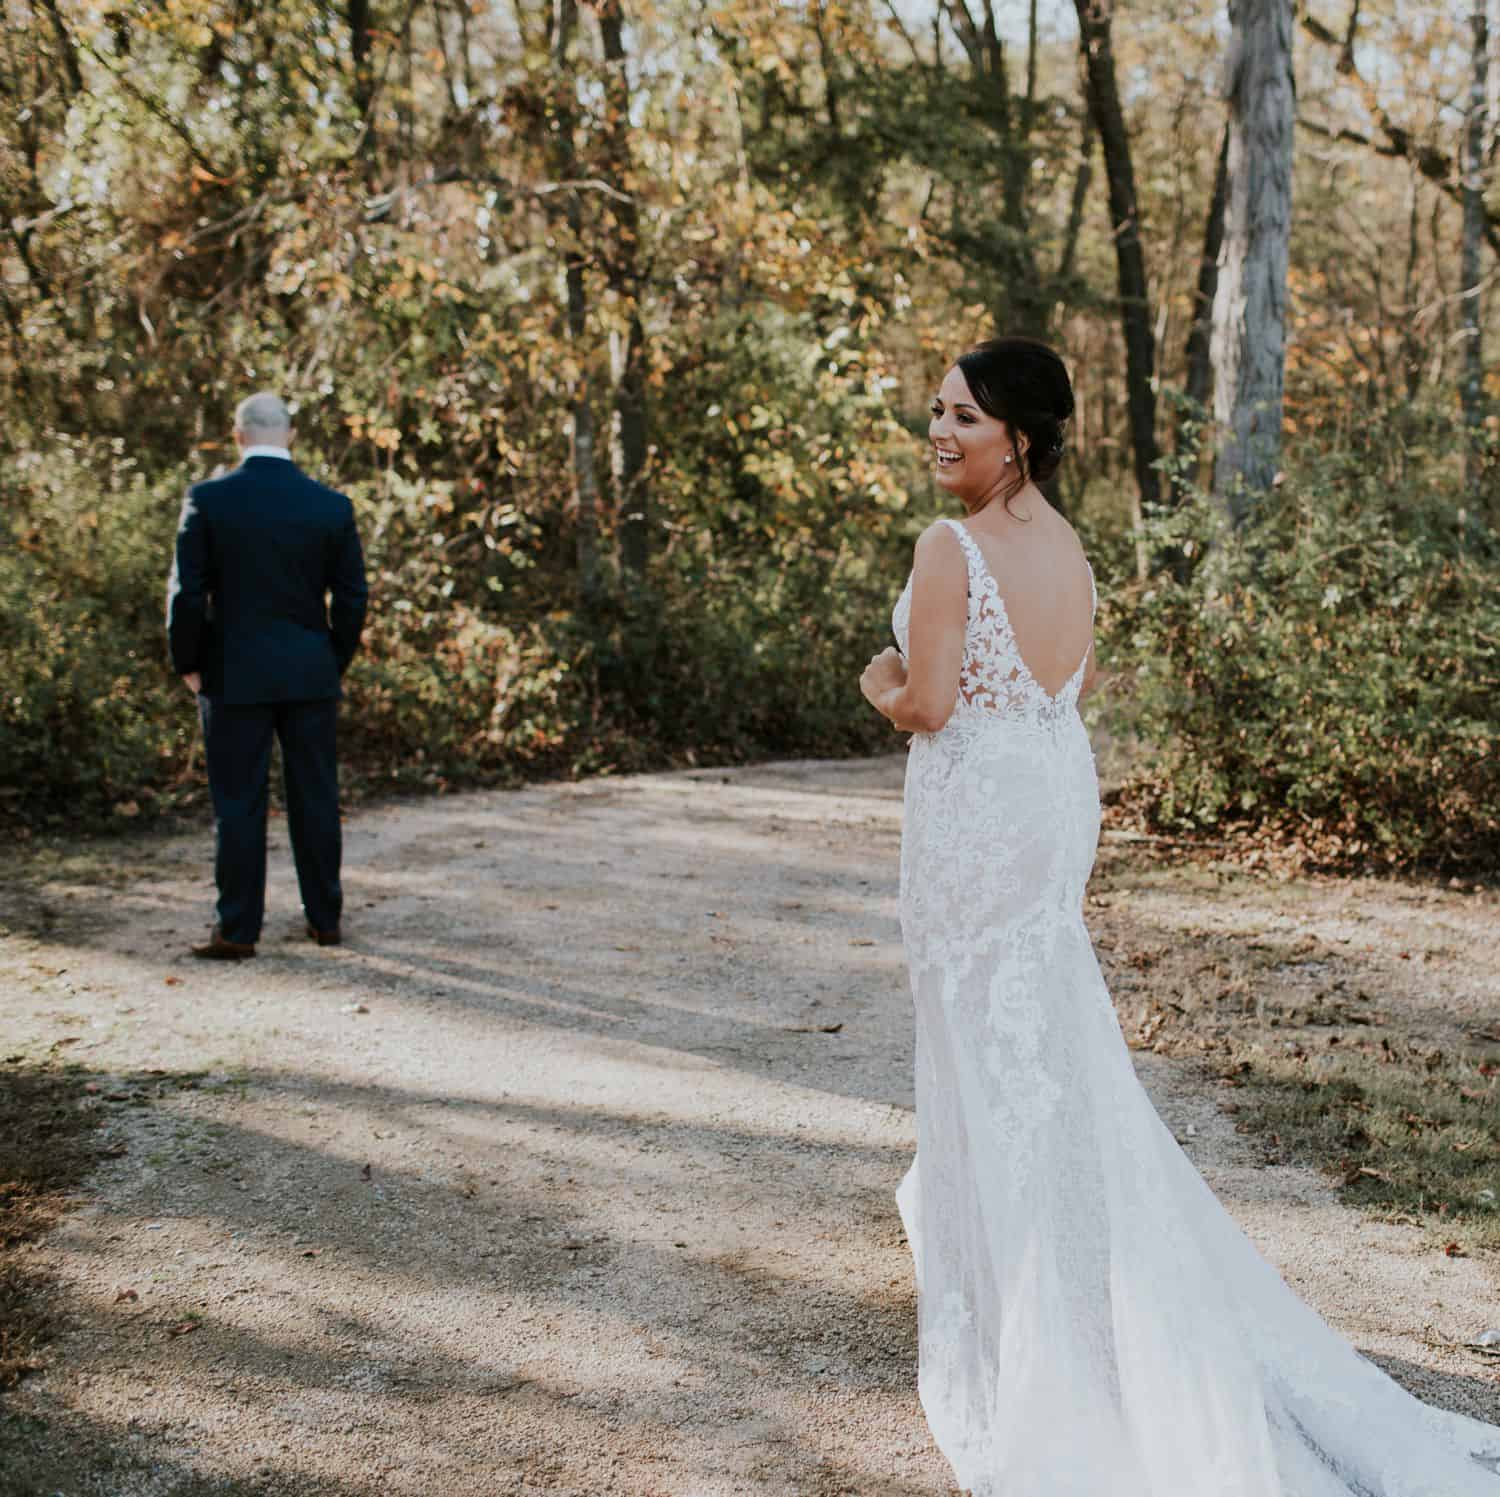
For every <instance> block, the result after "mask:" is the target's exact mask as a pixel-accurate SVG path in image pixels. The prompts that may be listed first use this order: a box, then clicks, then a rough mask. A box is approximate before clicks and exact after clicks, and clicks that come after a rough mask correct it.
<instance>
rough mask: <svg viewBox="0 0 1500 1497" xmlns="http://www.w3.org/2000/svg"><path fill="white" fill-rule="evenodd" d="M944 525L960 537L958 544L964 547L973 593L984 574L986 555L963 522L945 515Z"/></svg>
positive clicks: (965, 561) (970, 586)
mask: <svg viewBox="0 0 1500 1497" xmlns="http://www.w3.org/2000/svg"><path fill="white" fill-rule="evenodd" d="M943 524H944V525H946V526H947V527H948V528H949V529H950V530H951V531H952V532H953V533H954V535H956V536H957V537H958V544H959V545H960V546H962V547H963V552H964V563H965V565H966V566H967V567H968V569H969V591H970V592H971V593H972V592H973V591H974V586H975V583H976V582H977V581H978V579H979V578H980V577H981V576H982V575H983V573H984V553H983V552H982V551H980V549H979V542H978V541H976V540H975V539H974V537H973V536H972V535H970V534H969V528H968V526H967V525H965V524H963V523H962V521H959V520H955V519H953V518H951V517H950V516H948V515H944V516H943Z"/></svg>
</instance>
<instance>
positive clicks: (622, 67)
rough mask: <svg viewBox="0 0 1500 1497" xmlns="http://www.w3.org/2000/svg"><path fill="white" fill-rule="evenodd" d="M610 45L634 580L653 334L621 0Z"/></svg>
mask: <svg viewBox="0 0 1500 1497" xmlns="http://www.w3.org/2000/svg"><path fill="white" fill-rule="evenodd" d="M594 3H595V7H596V9H597V12H598V16H599V34H600V38H601V40H602V42H603V46H604V67H605V75H604V109H605V124H604V142H603V146H604V161H605V168H606V171H607V173H608V177H609V183H608V185H609V186H610V188H611V189H612V191H611V193H610V196H609V198H608V205H609V213H610V216H611V218H612V220H613V224H614V235H613V244H612V245H611V247H610V250H609V253H608V259H607V272H608V277H609V284H610V289H611V290H612V291H613V292H614V293H615V295H616V296H618V297H619V298H620V300H621V302H622V303H623V304H624V306H625V308H626V312H625V334H624V340H623V342H624V346H623V348H622V349H621V350H620V352H619V356H618V358H617V360H616V366H617V367H616V373H615V391H614V432H613V448H614V452H613V461H612V463H611V468H612V470H613V472H614V478H615V489H616V493H615V498H616V501H617V503H618V505H619V511H620V561H621V564H622V566H623V568H624V571H625V575H626V577H627V579H629V580H630V581H631V582H633V583H639V582H640V581H641V580H642V579H643V578H644V576H645V573H646V563H647V559H648V557H649V555H650V544H651V541H650V538H651V531H650V495H649V493H648V492H647V487H646V456H647V452H648V450H649V445H648V444H649V439H650V437H649V426H648V424H647V422H648V418H647V410H646V346H645V345H646V333H645V325H644V323H643V321H642V318H641V269H640V259H641V247H640V234H641V230H640V209H639V207H638V206H637V204H636V198H635V185H634V183H633V181H632V180H631V148H630V76H629V73H628V71H627V68H626V53H625V14H624V7H623V6H622V4H621V0H594Z"/></svg>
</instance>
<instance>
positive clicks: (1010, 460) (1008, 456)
mask: <svg viewBox="0 0 1500 1497" xmlns="http://www.w3.org/2000/svg"><path fill="white" fill-rule="evenodd" d="M1005 461H1006V462H1008V463H1013V462H1015V458H1014V457H1013V456H1012V455H1011V454H1010V453H1008V452H1007V453H1006V454H1005Z"/></svg>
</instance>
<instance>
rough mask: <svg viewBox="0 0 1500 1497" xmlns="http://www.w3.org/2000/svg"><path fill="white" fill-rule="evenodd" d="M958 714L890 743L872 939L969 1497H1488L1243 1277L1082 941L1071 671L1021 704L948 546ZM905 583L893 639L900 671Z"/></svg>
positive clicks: (969, 543) (994, 612) (944, 1379)
mask: <svg viewBox="0 0 1500 1497" xmlns="http://www.w3.org/2000/svg"><path fill="white" fill-rule="evenodd" d="M948 523H949V524H950V525H952V527H953V530H954V533H955V534H956V535H957V537H958V539H959V541H960V543H961V544H962V546H963V549H964V553H965V556H966V558H967V561H968V572H969V612H968V631H967V639H966V644H965V649H964V661H963V673H962V678H961V686H960V692H959V700H958V705H957V707H956V709H955V711H954V713H953V716H952V717H951V718H950V719H949V720H948V722H947V724H946V725H945V726H944V727H943V728H942V729H941V730H940V731H939V732H936V733H919V734H917V735H916V736H915V737H914V738H913V740H912V744H911V756H910V763H909V765H908V768H907V775H906V808H905V829H904V834H903V839H902V849H901V921H902V931H903V935H904V938H905V942H906V953H907V959H908V961H909V964H910V968H911V981H912V990H913V995H914V998H915V1002H916V1024H917V1049H916V1098H917V1158H916V1162H915V1163H914V1164H913V1165H912V1168H911V1171H910V1173H909V1174H908V1175H907V1177H906V1179H905V1180H904V1181H903V1183H902V1185H901V1188H900V1190H899V1192H898V1193H897V1201H898V1204H899V1206H900V1210H901V1215H902V1218H903V1221H904V1223H905V1226H906V1233H907V1237H908V1238H909V1240H910V1242H911V1247H912V1254H913V1258H914V1261H915V1265H916V1273H917V1284H918V1290H919V1295H918V1302H919V1311H918V1321H919V1334H920V1358H921V1371H920V1378H919V1387H920V1392H921V1398H922V1405H923V1407H924V1409H925V1410H926V1413H927V1418H928V1421H929V1423H930V1425H931V1427H932V1432H933V1435H934V1437H935V1438H936V1440H937V1443H938V1445H939V1447H940V1448H941V1449H942V1451H943V1453H944V1454H945V1455H946V1456H947V1457H948V1459H949V1461H950V1462H951V1463H952V1465H953V1468H954V1471H955V1472H956V1474H957V1476H958V1480H959V1483H960V1485H962V1486H963V1487H965V1488H967V1489H969V1490H970V1491H972V1493H973V1494H974V1497H1500V1474H1497V1472H1500V1428H1496V1427H1492V1426H1490V1425H1487V1424H1484V1423H1481V1422H1480V1421H1478V1420H1475V1419H1470V1418H1468V1417H1466V1416H1463V1415H1460V1414H1451V1413H1445V1412H1444V1411H1442V1410H1440V1409H1437V1408H1434V1407H1432V1406H1430V1405H1427V1404H1424V1403H1422V1402H1420V1401H1419V1400H1417V1399H1415V1398H1413V1397H1411V1396H1410V1395H1409V1394H1407V1393H1406V1392H1405V1391H1404V1390H1403V1389H1402V1388H1401V1387H1400V1386H1399V1385H1398V1384H1396V1383H1395V1382H1394V1381H1392V1380H1391V1379H1390V1378H1389V1377H1387V1376H1386V1374H1385V1373H1383V1372H1382V1371H1380V1369H1379V1368H1377V1367H1376V1366H1375V1365H1374V1364H1373V1363H1371V1362H1368V1361H1366V1360H1365V1359H1364V1358H1363V1357H1362V1356H1360V1354H1359V1353H1358V1352H1356V1351H1355V1350H1354V1348H1353V1346H1351V1345H1350V1343H1349V1342H1347V1341H1346V1340H1345V1339H1344V1338H1343V1337H1342V1336H1341V1335H1339V1334H1338V1332H1336V1331H1335V1330H1333V1329H1332V1327H1330V1326H1329V1325H1327V1324H1326V1323H1325V1322H1324V1321H1323V1320H1322V1319H1321V1318H1320V1317H1319V1316H1318V1315H1316V1314H1315V1313H1314V1312H1313V1311H1312V1310H1311V1309H1309V1308H1308V1307H1307V1306H1306V1305H1304V1304H1303V1303H1302V1302H1301V1301H1300V1300H1299V1299H1298V1298H1297V1297H1296V1295H1295V1294H1293V1293H1292V1291H1291V1290H1290V1289H1289V1288H1288V1287H1287V1286H1286V1284H1285V1283H1284V1282H1283V1281H1282V1280H1281V1278H1280V1277H1279V1275H1278V1274H1277V1273H1276V1271H1275V1270H1274V1269H1273V1268H1272V1267H1271V1266H1270V1265H1269V1264H1268V1263H1267V1262H1266V1261H1265V1260H1264V1259H1263V1258H1262V1257H1261V1256H1260V1254H1259V1253H1258V1252H1257V1251H1256V1249H1255V1247H1254V1245H1253V1244H1252V1243H1251V1242H1250V1240H1249V1239H1248V1238H1247V1237H1246V1236H1245V1235H1244V1234H1243V1233H1242V1232H1241V1231H1240V1229H1239V1227H1238V1226H1236V1224H1235V1222H1234V1220H1233V1219H1232V1218H1231V1217H1230V1216H1229V1214H1228V1213H1227V1212H1226V1211H1225V1210H1224V1208H1223V1207H1222V1206H1221V1205H1220V1204H1219V1202H1218V1200H1217V1199H1216V1197H1215V1196H1214V1195H1213V1193H1212V1191H1210V1190H1209V1188H1208V1186H1207V1185H1206V1184H1205V1183H1204V1181H1203V1179H1202V1177H1201V1176H1200V1175H1199V1174H1198V1172H1197V1170H1196V1169H1195V1168H1194V1167H1193V1164H1192V1162H1191V1161H1190V1160H1189V1159H1188V1157H1187V1156H1186V1155H1185V1154H1184V1153H1183V1152H1182V1151H1181V1149H1179V1148H1178V1146H1177V1143H1176V1142H1175V1140H1174V1139H1173V1138H1172V1135H1171V1134H1170V1133H1169V1132H1168V1130H1167V1128H1166V1127H1165V1125H1164V1124H1163V1123H1162V1121H1161V1119H1160V1118H1159V1117H1158V1116H1157V1114H1156V1111H1155V1109H1154V1108H1153V1107H1152V1105H1151V1102H1150V1099H1149V1098H1148V1096H1147V1095H1146V1092H1145V1091H1144V1089H1143V1088H1142V1087H1141V1085H1140V1083H1139V1082H1138V1081H1137V1079H1136V1075H1135V1071H1134V1068H1133V1067H1132V1065H1131V1061H1130V1055H1129V1051H1128V1050H1127V1049H1126V1046H1125V1042H1124V1038H1123V1036H1122V1035H1121V1032H1120V1027H1119V1023H1118V1021H1117V1019H1116V1017H1115V1013H1114V1009H1113V1007H1112V1005H1111V1003H1110V998H1109V994H1108V992H1107V990H1106V988H1105V985H1104V981H1103V978H1102V977H1101V975H1100V972H1099V967H1098V964H1097V963H1096V961H1095V958H1094V953H1093V948H1092V945H1091V944H1090V941H1089V936H1088V931H1087V930H1086V928H1085V926H1084V922H1083V914H1082V903H1083V893H1084V885H1085V883H1086V882H1087V880H1088V877H1089V871H1090V869H1091V867H1092V865H1093V861H1094V852H1095V848H1096V845H1097V841H1098V830H1099V799H1098V788H1097V781H1096V779H1095V774H1094V762H1093V756H1092V753H1091V752H1090V749H1089V742H1088V737H1087V734H1086V731H1085V729H1084V726H1083V722H1082V720H1081V719H1080V717H1079V715H1078V708H1077V703H1078V692H1079V689H1080V687H1081V685H1082V681H1083V671H1084V667H1083V665H1082V664H1080V666H1079V668H1078V670H1077V672H1075V674H1074V675H1073V677H1072V679H1071V680H1070V681H1069V682H1068V683H1067V684H1066V685H1065V686H1064V687H1063V688H1062V690H1061V691H1059V692H1058V693H1057V694H1056V695H1055V696H1049V695H1048V694H1047V693H1046V692H1045V691H1044V690H1043V689H1042V687H1041V686H1040V685H1039V684H1038V683H1037V681H1036V680H1035V679H1033V677H1032V676H1031V674H1030V673H1029V671H1028V670H1027V669H1026V666H1025V665H1024V664H1023V663H1022V660H1021V656H1020V654H1019V652H1018V649H1017V646H1016V641H1015V636H1014V635H1013V633H1012V632H1011V628H1010V624H1009V622H1008V620H1007V618H1006V612H1005V605H1004V602H1003V600H1002V598H1001V596H1000V592H999V589H998V588H997V586H996V584H995V581H994V578H993V577H992V576H991V574H990V572H989V569H988V567H987V566H986V564H985V561H984V558H983V556H982V554H981V553H980V550H979V547H978V545H977V544H976V543H975V541H974V540H973V538H972V537H971V536H970V534H969V532H968V530H967V529H966V528H965V527H964V526H963V525H962V524H960V523H958V522H957V521H949V522H948ZM910 613H911V587H910V584H909V583H908V585H907V589H906V591H905V592H904V593H903V594H902V596H901V600H900V602H899V603H898V604H897V605H896V610H895V615H894V619H893V624H894V628H895V632H896V637H897V639H898V641H899V642H900V644H901V648H902V650H903V652H905V651H906V648H907V631H908V627H909V622H910Z"/></svg>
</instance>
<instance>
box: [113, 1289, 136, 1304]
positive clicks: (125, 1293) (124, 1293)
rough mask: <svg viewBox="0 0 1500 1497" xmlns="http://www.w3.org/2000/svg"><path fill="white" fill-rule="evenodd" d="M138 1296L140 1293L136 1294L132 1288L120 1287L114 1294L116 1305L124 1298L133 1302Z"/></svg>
mask: <svg viewBox="0 0 1500 1497" xmlns="http://www.w3.org/2000/svg"><path fill="white" fill-rule="evenodd" d="M139 1298H140V1295H138V1294H137V1293H136V1292H135V1290H134V1289H122V1290H120V1292H119V1293H118V1294H117V1295H115V1303H116V1304H117V1305H118V1304H120V1303H121V1302H122V1301H124V1300H130V1301H132V1302H133V1301H135V1300H138V1299H139Z"/></svg>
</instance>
